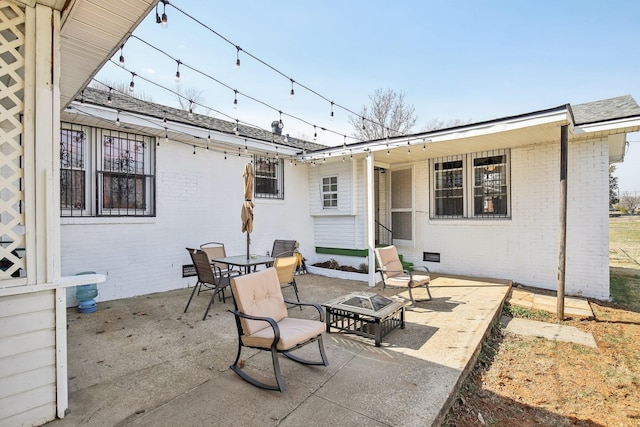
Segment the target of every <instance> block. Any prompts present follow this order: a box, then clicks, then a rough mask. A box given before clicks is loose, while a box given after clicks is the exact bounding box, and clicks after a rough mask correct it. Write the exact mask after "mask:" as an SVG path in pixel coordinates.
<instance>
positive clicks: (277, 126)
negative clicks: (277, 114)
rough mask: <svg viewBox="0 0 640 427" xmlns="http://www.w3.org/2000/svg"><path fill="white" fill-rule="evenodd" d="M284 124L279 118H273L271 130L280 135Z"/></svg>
mask: <svg viewBox="0 0 640 427" xmlns="http://www.w3.org/2000/svg"><path fill="white" fill-rule="evenodd" d="M283 127H284V124H283V123H282V122H281V121H280V120H274V121H272V122H271V131H272V132H273V133H275V134H276V135H282V128H283Z"/></svg>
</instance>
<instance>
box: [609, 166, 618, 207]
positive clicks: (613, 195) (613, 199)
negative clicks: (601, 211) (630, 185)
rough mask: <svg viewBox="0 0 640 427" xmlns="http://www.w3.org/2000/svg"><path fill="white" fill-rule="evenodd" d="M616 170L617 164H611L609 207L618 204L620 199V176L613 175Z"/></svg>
mask: <svg viewBox="0 0 640 427" xmlns="http://www.w3.org/2000/svg"><path fill="white" fill-rule="evenodd" d="M615 171H616V167H615V165H609V208H612V207H613V206H614V205H616V204H617V203H618V202H619V200H618V177H617V176H613V173H614V172H615Z"/></svg>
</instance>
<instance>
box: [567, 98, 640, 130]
mask: <svg viewBox="0 0 640 427" xmlns="http://www.w3.org/2000/svg"><path fill="white" fill-rule="evenodd" d="M571 109H572V110H573V117H574V119H575V122H576V124H577V125H581V124H587V123H596V122H604V121H607V120H615V119H622V118H626V117H635V116H640V106H638V103H637V102H636V101H635V100H634V99H633V97H632V96H631V95H624V96H618V97H616V98H609V99H601V100H600V101H594V102H588V103H586V104H578V105H572V106H571Z"/></svg>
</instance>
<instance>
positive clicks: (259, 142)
mask: <svg viewBox="0 0 640 427" xmlns="http://www.w3.org/2000/svg"><path fill="white" fill-rule="evenodd" d="M93 80H94V81H96V82H97V83H99V84H101V85H102V86H105V87H106V86H107V85H106V84H105V83H102V82H100V81H98V80H96V79H93ZM114 90H115V91H116V92H118V93H120V94H121V95H123V96H130V95H127V94H126V93H124V92H120V91H118V90H117V89H114ZM67 109H75V110H76V111H78V112H79V113H81V114H84V115H86V116H89V117H93V118H95V119H103V117H101V116H96V115H94V114H91V113H90V112H88V111H85V110H83V109H81V108H78V106H76V105H70V106H68V107H67ZM116 112H120V110H118V109H116ZM140 119H141V120H143V121H146V122H148V123H149V124H150V125H151V126H157V123H156V122H154V121H153V120H151V119H145V118H144V117H141V118H140ZM164 130H165V142H167V139H166V138H167V137H168V135H167V131H168V128H167V127H164ZM176 132H177V133H179V134H181V135H184V136H189V137H192V138H194V137H195V138H198V137H197V136H195V135H192V134H190V133H185V132H183V131H180V130H176ZM156 141H157V146H160V138H156ZM175 142H176V143H178V144H183V145H192V146H193V143H186V142H183V141H180V140H176V141H175ZM256 142H257V143H258V144H261V143H264V142H263V141H262V140H260V139H257V140H256ZM245 143H246V138H245ZM269 145H271V144H269ZM196 146H200V145H198V144H196ZM201 146H204V144H202V145H201ZM212 147H213V149H214V150H215V146H212ZM222 148H223V146H222V145H221V147H220V150H219V151H218V150H216V151H217V152H223V150H222ZM234 149H235V148H234Z"/></svg>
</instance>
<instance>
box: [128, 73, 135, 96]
mask: <svg viewBox="0 0 640 427" xmlns="http://www.w3.org/2000/svg"><path fill="white" fill-rule="evenodd" d="M135 76H136V73H134V72H133V71H132V72H131V83H129V92H133V91H134V89H135V88H136V84H135V83H134V82H133V78H134V77H135Z"/></svg>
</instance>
